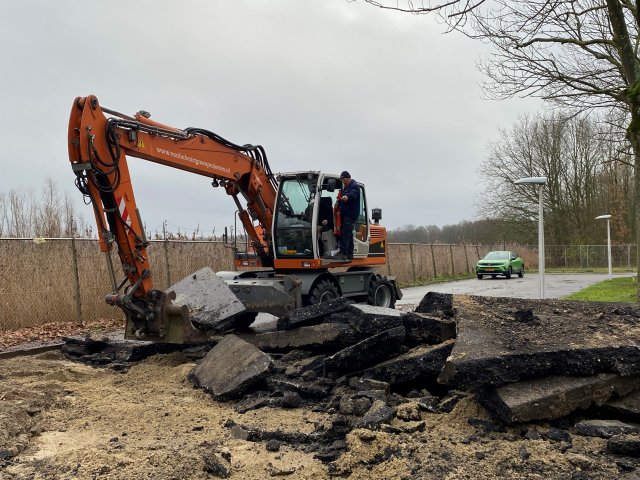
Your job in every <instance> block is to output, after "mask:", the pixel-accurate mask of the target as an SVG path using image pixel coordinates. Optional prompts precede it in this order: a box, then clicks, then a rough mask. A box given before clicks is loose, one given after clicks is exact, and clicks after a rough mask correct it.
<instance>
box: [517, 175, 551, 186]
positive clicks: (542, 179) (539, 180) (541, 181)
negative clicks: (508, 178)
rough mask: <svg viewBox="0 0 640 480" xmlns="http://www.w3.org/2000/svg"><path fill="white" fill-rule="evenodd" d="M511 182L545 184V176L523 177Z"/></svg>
mask: <svg viewBox="0 0 640 480" xmlns="http://www.w3.org/2000/svg"><path fill="white" fill-rule="evenodd" d="M513 183H514V184H515V185H546V184H547V177H525V178H521V179H519V180H516V181H515V182H513Z"/></svg>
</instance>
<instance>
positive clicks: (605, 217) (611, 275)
mask: <svg viewBox="0 0 640 480" xmlns="http://www.w3.org/2000/svg"><path fill="white" fill-rule="evenodd" d="M610 219H611V215H600V216H599V217H596V220H606V221H607V263H608V264H609V280H611V279H612V278H613V274H612V273H611V227H610V225H609V221H610Z"/></svg>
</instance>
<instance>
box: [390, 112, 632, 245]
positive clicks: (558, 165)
mask: <svg viewBox="0 0 640 480" xmlns="http://www.w3.org/2000/svg"><path fill="white" fill-rule="evenodd" d="M623 148H624V137H623V136H622V135H621V134H620V132H619V130H617V129H615V128H613V127H611V122H607V121H603V120H602V119H596V118H595V116H594V115H590V116H588V115H584V114H583V115H569V114H564V115H563V114H562V113H559V112H553V113H548V114H541V115H538V116H536V117H530V116H524V117H522V118H520V120H519V121H518V122H517V123H516V124H515V125H514V126H513V127H512V128H511V129H510V130H502V131H501V132H500V138H499V139H498V140H496V141H494V142H492V143H491V144H490V145H489V154H488V157H487V159H486V160H485V161H484V162H483V164H482V166H481V168H480V172H479V177H480V178H481V179H482V190H483V191H484V192H485V193H483V195H482V196H481V197H480V198H479V200H478V203H477V207H478V213H479V216H480V217H481V219H480V220H476V221H471V222H469V221H463V222H461V223H459V224H457V225H446V226H444V227H443V228H438V227H436V226H433V225H432V226H426V227H414V226H407V227H404V228H401V229H399V230H396V231H393V232H390V235H389V236H390V240H391V241H399V242H425V243H432V242H442V243H461V242H463V243H464V242H468V243H498V242H505V241H506V242H516V243H529V244H535V243H536V242H537V240H536V236H537V233H536V232H537V231H536V228H537V227H536V225H537V220H538V192H537V189H535V188H532V187H530V186H518V185H514V184H513V181H514V180H515V179H517V178H520V177H526V176H546V177H547V178H548V185H547V187H545V194H544V210H545V237H546V242H547V243H548V244H556V245H557V244H595V243H603V241H604V238H605V229H604V227H603V226H600V225H597V224H596V223H595V217H596V216H598V215H601V214H606V213H608V214H611V215H612V220H611V232H612V242H614V243H634V238H633V235H632V232H633V231H635V216H634V215H633V204H632V199H633V196H634V190H635V189H634V180H633V178H634V169H633V166H632V165H631V159H626V157H625V155H624V154H623V153H621V151H622V150H623Z"/></svg>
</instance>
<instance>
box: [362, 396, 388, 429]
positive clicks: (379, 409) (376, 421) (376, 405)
mask: <svg viewBox="0 0 640 480" xmlns="http://www.w3.org/2000/svg"><path fill="white" fill-rule="evenodd" d="M393 413H394V411H393V408H391V407H390V406H389V405H387V403H386V402H383V401H382V400H376V401H375V402H373V405H371V408H369V410H368V411H367V413H365V414H364V416H363V417H362V418H361V419H360V421H359V422H358V423H357V424H356V428H368V429H369V430H377V429H378V428H380V424H382V423H388V422H390V421H391V419H392V418H393Z"/></svg>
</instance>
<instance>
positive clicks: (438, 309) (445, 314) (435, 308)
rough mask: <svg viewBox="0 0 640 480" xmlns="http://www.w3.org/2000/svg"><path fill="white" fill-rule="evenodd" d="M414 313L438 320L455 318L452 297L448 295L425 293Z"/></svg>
mask: <svg viewBox="0 0 640 480" xmlns="http://www.w3.org/2000/svg"><path fill="white" fill-rule="evenodd" d="M414 311H415V312H416V313H427V314H429V315H434V316H436V317H440V318H453V317H454V316H455V309H454V306H453V295H451V294H450V293H437V292H427V294H426V295H425V296H424V297H422V300H421V301H420V304H419V305H418V306H417V307H416V309H415V310H414Z"/></svg>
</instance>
